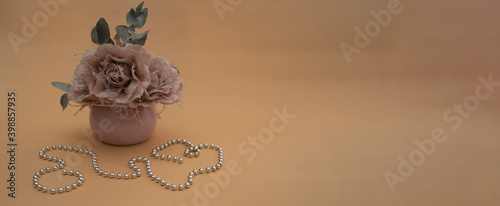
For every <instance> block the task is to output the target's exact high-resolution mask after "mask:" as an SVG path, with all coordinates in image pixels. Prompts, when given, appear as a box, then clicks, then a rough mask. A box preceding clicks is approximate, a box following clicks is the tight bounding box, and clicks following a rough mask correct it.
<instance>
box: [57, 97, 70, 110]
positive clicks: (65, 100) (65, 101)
mask: <svg viewBox="0 0 500 206" xmlns="http://www.w3.org/2000/svg"><path fill="white" fill-rule="evenodd" d="M68 102H69V99H68V93H64V94H63V95H62V96H61V100H60V101H59V103H61V107H62V108H63V111H64V109H66V107H67V106H68Z"/></svg>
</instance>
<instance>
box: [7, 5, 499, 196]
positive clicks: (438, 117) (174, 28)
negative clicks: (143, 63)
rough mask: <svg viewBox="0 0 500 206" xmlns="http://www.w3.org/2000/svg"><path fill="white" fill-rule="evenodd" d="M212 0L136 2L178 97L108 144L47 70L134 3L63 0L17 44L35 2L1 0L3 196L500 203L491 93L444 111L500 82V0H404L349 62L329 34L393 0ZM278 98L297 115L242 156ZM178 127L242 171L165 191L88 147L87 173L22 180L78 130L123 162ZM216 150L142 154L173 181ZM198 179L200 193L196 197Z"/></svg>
mask: <svg viewBox="0 0 500 206" xmlns="http://www.w3.org/2000/svg"><path fill="white" fill-rule="evenodd" d="M220 1H221V2H226V1H224V0H220ZM213 2H214V1H212V0H205V1H172V0H168V1H147V2H146V4H145V6H146V7H147V8H149V9H150V10H149V11H150V13H149V17H148V20H147V23H146V26H145V29H151V32H150V33H149V37H148V40H147V43H146V46H145V48H146V49H147V50H148V51H150V52H153V53H155V54H157V55H160V56H164V57H166V58H168V59H169V60H171V61H172V62H173V63H174V64H175V65H176V66H178V68H179V70H180V72H181V77H182V79H183V81H184V83H185V87H186V88H187V91H186V93H185V97H184V98H183V101H184V102H185V103H186V104H187V108H181V107H179V106H177V105H172V106H169V107H168V109H167V110H166V111H165V112H164V113H163V116H164V118H163V119H162V120H160V121H159V122H158V127H157V129H156V131H155V133H154V135H153V137H152V138H151V139H150V140H148V141H147V142H144V143H142V144H140V145H135V146H130V147H115V146H110V145H104V144H94V143H93V142H94V141H90V139H88V138H87V137H86V135H85V134H86V132H88V129H89V124H88V109H85V110H84V111H83V112H80V113H79V114H78V115H76V116H73V113H74V112H76V110H77V108H74V107H71V108H68V109H67V110H66V111H64V112H61V108H60V106H59V103H58V101H59V96H60V95H61V92H60V91H58V90H57V89H55V88H53V87H52V86H51V85H50V82H51V81H69V80H70V79H71V77H72V75H73V71H74V68H75V66H76V65H77V64H78V62H77V61H75V60H74V59H73V58H72V57H71V54H73V53H78V52H83V51H85V50H86V49H88V48H92V47H91V45H92V42H91V40H90V30H91V28H92V27H93V26H94V25H95V23H96V22H97V20H98V19H99V18H100V17H105V18H106V20H107V21H108V23H109V24H110V26H111V27H112V28H114V27H115V26H117V25H119V24H125V23H126V22H125V14H126V12H127V11H128V9H129V8H130V7H132V6H134V5H136V4H137V3H138V2H137V1H76V0H73V1H70V2H68V3H67V4H65V5H60V8H59V11H58V12H57V13H56V15H55V16H54V17H50V18H49V21H48V23H47V24H45V25H44V26H43V27H41V28H38V32H37V34H36V35H34V37H33V38H29V39H28V43H26V44H21V45H20V46H19V52H18V53H17V54H16V53H15V52H14V49H13V48H12V46H11V44H10V43H9V41H8V39H7V34H8V33H9V32H13V33H16V34H18V35H21V29H22V25H23V22H22V21H21V19H22V18H23V17H27V18H28V19H31V18H32V17H33V15H35V14H36V13H37V12H40V11H43V10H42V9H41V7H40V6H39V5H38V1H12V0H9V1H2V2H1V3H2V7H3V9H2V12H0V19H1V20H0V31H1V32H0V33H1V35H0V36H1V38H0V45H1V47H0V48H1V49H0V56H1V58H0V71H1V75H0V79H1V82H0V88H1V93H2V94H1V95H0V96H1V97H2V98H1V99H0V102H1V104H0V114H1V115H0V117H1V118H0V119H1V134H2V138H1V145H2V146H1V148H2V151H0V154H1V155H0V168H1V169H0V178H1V179H0V182H1V184H0V200H1V202H2V205H4V204H5V205H32V204H37V205H48V204H54V203H70V204H72V205H82V204H84V202H85V203H91V204H92V205H94V204H101V205H103V204H120V205H133V204H135V205H137V204H141V205H144V204H168V205H182V204H185V205H203V204H205V205H310V204H318V205H499V204H500V198H499V196H498V193H499V192H500V189H499V188H500V187H499V185H500V184H499V183H500V178H499V175H498V174H499V172H500V166H499V164H498V155H499V152H498V151H499V149H500V144H499V143H500V140H499V139H498V134H500V129H499V127H498V124H499V122H500V118H499V115H498V113H499V112H498V106H497V105H498V104H499V103H500V94H498V91H497V92H493V93H491V95H490V97H489V98H488V99H486V100H483V101H481V102H480V103H479V107H478V109H477V110H475V111H473V112H471V113H470V117H469V118H467V119H464V120H463V122H462V124H461V126H460V127H459V128H458V129H457V130H452V129H451V128H450V127H451V126H452V125H453V124H452V123H449V122H446V121H444V120H443V117H442V116H443V113H445V111H447V110H448V109H450V108H452V105H453V104H462V103H463V101H464V99H466V98H467V97H468V96H470V95H474V92H475V89H476V86H477V85H478V84H479V81H478V77H480V76H483V77H487V76H488V75H489V74H491V75H492V78H493V79H494V80H499V81H500V74H499V73H498V71H497V70H498V68H499V66H500V62H499V61H498V57H497V55H498V48H499V46H500V41H499V38H498V37H499V36H500V27H498V19H499V18H500V14H499V13H498V11H499V9H500V8H499V7H500V4H499V3H497V2H496V1H490V0H487V1H476V2H475V1H468V0H454V1H439V2H437V1H422V0H419V1H407V0H401V6H402V7H403V11H402V12H401V13H400V14H397V15H393V16H392V19H391V22H390V24H389V25H388V26H387V27H385V28H382V30H381V32H380V34H379V35H378V36H375V37H374V38H372V39H371V42H370V44H369V45H368V46H367V47H366V48H363V49H362V51H361V53H360V54H355V55H353V56H352V62H351V63H350V64H348V63H347V61H346V60H345V59H344V56H343V55H342V53H341V50H340V49H339V44H340V43H341V42H346V43H349V44H353V38H354V35H355V33H354V30H353V28H354V27H356V26H357V27H361V28H363V27H364V26H365V24H366V23H368V22H370V21H372V20H373V17H372V16H371V15H370V10H375V11H379V10H381V9H385V8H387V3H388V2H389V0H376V1H350V0H338V1H326V0H323V1H321V0H313V1H298V0H287V1H284V0H283V1H264V0H253V1H246V0H243V1H242V3H241V4H240V5H237V6H232V11H231V12H226V13H224V14H223V16H224V20H223V21H221V19H220V18H219V16H218V15H217V12H216V10H215V9H214V7H213V5H212V4H213ZM233 2H238V1H233ZM145 29H143V30H141V31H145ZM112 34H113V35H114V31H112ZM10 90H15V91H17V95H18V97H17V115H18V116H17V125H18V126H17V131H18V133H17V135H18V138H17V143H18V144H19V146H18V148H17V149H18V153H17V172H18V173H17V191H16V199H12V198H8V197H7V190H6V179H7V169H6V165H7V153H6V152H5V150H7V148H6V146H5V144H7V137H6V126H5V125H6V121H7V120H6V115H5V114H6V108H7V106H6V102H7V95H6V93H7V92H8V91H10ZM485 91H486V90H483V92H485ZM284 107H286V108H287V111H288V112H289V113H291V114H295V115H296V117H295V118H294V119H292V120H290V124H289V125H287V126H286V127H285V129H284V130H283V131H281V132H277V133H275V134H274V139H273V140H272V141H271V142H270V143H269V144H267V145H265V148H264V149H263V150H261V151H257V156H256V158H255V159H251V161H247V158H249V155H248V154H245V153H242V152H241V151H238V145H239V144H241V143H242V142H244V141H247V139H248V138H249V137H250V136H253V137H256V136H258V134H259V132H260V131H261V130H262V129H264V128H268V127H269V122H270V120H271V119H273V117H274V113H273V109H277V110H282V109H283V108H284ZM438 127H439V128H443V129H444V131H445V132H446V134H447V135H448V139H447V140H446V141H445V142H444V143H441V144H438V145H436V150H435V151H434V153H432V154H431V155H429V156H426V158H425V160H424V162H423V164H422V165H420V166H418V167H416V168H415V171H414V172H413V174H411V175H410V176H409V177H407V178H405V181H404V182H403V183H398V184H396V185H395V191H394V192H392V191H391V190H390V187H389V186H388V183H387V181H386V179H385V177H384V173H385V172H386V171H390V172H393V173H395V174H398V172H397V170H398V165H399V164H400V162H399V160H398V157H399V156H400V155H401V156H403V157H404V158H406V159H407V158H408V156H409V155H410V153H411V152H413V151H415V150H416V149H418V147H417V146H416V145H415V143H414V141H415V140H424V139H427V138H430V137H431V132H432V131H433V130H434V128H438ZM172 138H186V139H188V140H190V141H192V142H193V143H204V142H209V143H215V144H219V145H221V146H222V147H223V148H224V151H225V160H226V163H227V162H233V163H234V164H238V167H237V170H238V171H237V174H235V175H231V176H230V179H229V181H228V184H227V185H223V187H221V186H217V188H218V191H214V190H213V188H212V189H209V190H207V191H208V192H205V190H206V189H207V188H210V187H212V186H214V179H213V178H211V177H210V176H209V175H202V176H196V177H195V183H194V185H193V186H192V188H190V189H188V190H185V191H183V192H178V191H176V192H172V191H170V190H165V189H163V188H161V187H160V186H159V185H158V184H155V183H152V182H151V181H150V180H148V179H147V178H138V179H135V180H130V181H123V180H112V179H104V178H102V177H99V176H97V175H96V174H95V173H94V172H93V171H92V168H91V164H90V162H91V161H90V158H87V157H82V159H81V162H76V163H75V168H76V169H77V170H80V171H82V172H83V173H84V174H85V177H86V181H85V183H84V186H83V187H80V188H78V189H77V190H75V191H71V192H69V193H65V194H63V195H50V194H44V193H41V192H38V191H36V189H34V188H33V186H32V184H31V182H32V176H33V174H34V173H35V172H36V171H37V170H39V169H40V168H43V167H46V166H47V165H48V164H49V163H48V162H46V161H42V160H41V159H39V158H38V150H39V149H40V148H41V147H43V146H47V145H52V144H63V145H77V144H87V145H90V146H91V147H92V150H94V151H95V152H97V153H98V154H99V158H100V162H101V167H102V168H107V170H113V171H119V172H130V170H129V169H128V165H127V161H128V159H130V158H131V157H132V156H138V155H147V154H148V153H150V151H151V149H152V148H154V147H156V146H158V145H160V144H163V143H165V142H166V141H168V140H170V139H172ZM182 149H183V148H181V147H176V148H172V150H169V153H175V152H178V153H180V152H181V151H182ZM52 154H53V155H57V156H59V157H62V158H66V157H67V154H66V153H62V152H61V153H57V154H56V153H52ZM211 155H212V156H211ZM215 158H216V154H215V153H213V152H211V151H206V152H205V151H203V153H202V156H201V157H200V158H198V159H196V160H193V159H189V160H186V162H185V164H183V165H177V164H172V163H170V164H168V162H162V161H159V160H157V161H153V162H152V167H153V171H154V172H155V173H157V174H158V175H160V176H161V177H163V178H165V179H169V180H170V181H171V182H176V183H177V182H182V181H185V180H186V178H185V175H186V174H187V172H188V171H190V170H191V169H193V168H195V167H196V168H197V167H200V164H201V165H204V164H207V162H211V161H215ZM76 160H77V159H75V161H76ZM227 170H228V167H227V164H226V165H225V166H224V170H223V171H224V172H227ZM221 173H222V172H221ZM221 173H214V174H221ZM40 181H41V183H42V184H46V185H49V186H52V187H56V186H57V187H59V186H63V185H66V184H68V183H70V182H72V181H74V179H72V178H65V179H58V178H57V176H56V175H55V173H50V174H49V175H44V176H43V177H42V178H41V180H40ZM197 192H200V193H201V194H203V195H204V196H206V194H209V196H210V198H207V199H205V200H204V201H203V200H200V199H195V198H196V197H197V196H199V193H197ZM193 200H197V201H198V202H197V203H193Z"/></svg>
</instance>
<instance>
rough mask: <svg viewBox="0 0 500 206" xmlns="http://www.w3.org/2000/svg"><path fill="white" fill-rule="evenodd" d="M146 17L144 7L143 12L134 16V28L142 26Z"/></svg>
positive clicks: (146, 11)
mask: <svg viewBox="0 0 500 206" xmlns="http://www.w3.org/2000/svg"><path fill="white" fill-rule="evenodd" d="M147 18H148V8H144V12H142V14H140V15H139V16H137V17H136V21H135V23H134V27H135V28H138V29H140V28H142V27H143V26H144V24H146V19H147Z"/></svg>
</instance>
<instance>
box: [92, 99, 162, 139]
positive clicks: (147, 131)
mask: <svg viewBox="0 0 500 206" xmlns="http://www.w3.org/2000/svg"><path fill="white" fill-rule="evenodd" d="M157 116H158V115H157V112H156V107H154V106H152V107H138V108H137V109H136V108H134V109H129V108H122V109H119V108H113V107H110V106H95V105H94V106H91V107H90V127H91V128H92V132H93V133H94V135H95V137H96V138H97V139H99V140H100V141H102V142H104V143H107V144H112V145H133V144H137V143H141V142H144V141H146V140H147V139H149V138H150V137H151V135H152V134H153V131H154V129H155V128H156V119H157Z"/></svg>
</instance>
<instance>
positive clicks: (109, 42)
mask: <svg viewBox="0 0 500 206" xmlns="http://www.w3.org/2000/svg"><path fill="white" fill-rule="evenodd" d="M107 43H108V44H112V45H115V42H114V41H113V39H111V38H109V41H108V42H107Z"/></svg>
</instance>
